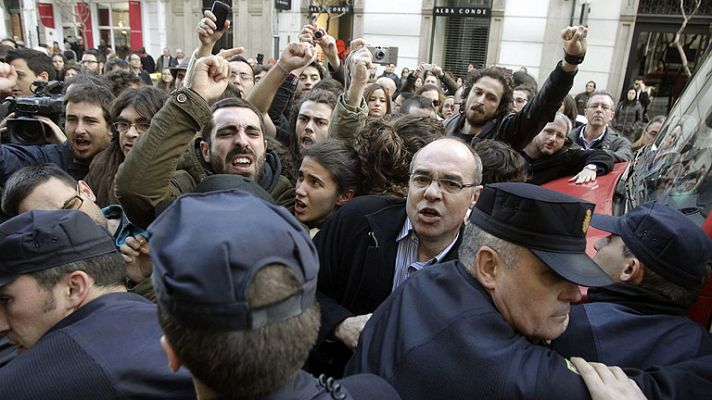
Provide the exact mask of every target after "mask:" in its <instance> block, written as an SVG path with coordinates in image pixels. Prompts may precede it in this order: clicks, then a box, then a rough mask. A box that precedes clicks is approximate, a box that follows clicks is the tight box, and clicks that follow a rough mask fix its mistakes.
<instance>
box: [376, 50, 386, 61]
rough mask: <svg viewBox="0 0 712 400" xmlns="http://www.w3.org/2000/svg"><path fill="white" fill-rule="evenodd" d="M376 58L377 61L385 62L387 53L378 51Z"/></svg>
mask: <svg viewBox="0 0 712 400" xmlns="http://www.w3.org/2000/svg"><path fill="white" fill-rule="evenodd" d="M374 56H375V57H376V60H383V59H384V58H386V52H385V51H383V50H378V51H377V52H376V54H374Z"/></svg>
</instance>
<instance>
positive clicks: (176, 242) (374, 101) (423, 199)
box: [0, 11, 712, 399]
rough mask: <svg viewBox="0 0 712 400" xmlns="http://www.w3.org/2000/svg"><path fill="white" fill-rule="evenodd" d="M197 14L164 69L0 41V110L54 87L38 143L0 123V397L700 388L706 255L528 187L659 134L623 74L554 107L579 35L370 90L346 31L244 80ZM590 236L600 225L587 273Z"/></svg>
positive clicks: (688, 227) (691, 395)
mask: <svg viewBox="0 0 712 400" xmlns="http://www.w3.org/2000/svg"><path fill="white" fill-rule="evenodd" d="M215 21H216V18H215V16H214V15H213V14H212V13H211V12H210V11H205V12H204V17H203V18H202V19H201V20H200V22H199V24H198V26H197V28H196V34H197V37H198V39H199V41H200V45H199V46H198V48H196V49H195V50H194V51H193V52H192V54H190V55H186V56H185V57H182V52H180V56H181V57H180V58H179V57H178V54H176V57H174V56H172V55H171V53H170V51H169V49H164V51H163V54H162V55H161V57H159V58H158V60H157V61H156V60H154V59H153V58H151V56H149V55H147V54H146V53H145V50H144V49H140V50H139V51H136V52H133V53H131V54H129V55H128V56H127V59H126V60H123V59H119V58H118V57H112V56H111V52H110V51H108V49H106V48H104V49H86V50H83V51H80V52H79V53H77V51H76V50H73V49H67V50H65V51H64V52H61V51H59V52H56V53H52V54H46V53H44V52H42V51H38V50H32V49H24V48H4V49H2V53H0V58H2V62H0V93H3V96H8V97H10V96H12V97H14V98H15V99H21V98H23V97H28V96H33V95H35V93H34V92H35V90H34V88H36V87H37V86H38V85H37V83H36V81H49V80H52V79H60V80H64V83H63V109H62V112H61V114H62V115H61V116H62V122H58V121H56V120H53V119H52V118H48V117H46V116H34V118H35V119H37V120H39V122H40V123H41V124H42V126H43V127H44V128H43V132H46V133H45V134H44V135H43V137H44V139H45V143H43V144H36V143H34V144H30V143H23V142H21V140H20V139H21V138H19V135H17V134H16V133H15V132H13V129H16V127H17V126H18V124H17V123H16V122H13V121H16V120H17V119H18V118H21V117H20V113H18V112H17V110H14V109H12V107H11V106H9V107H8V108H7V109H4V110H0V113H2V115H3V122H2V123H0V129H2V131H3V136H2V137H3V142H2V144H0V188H1V190H2V193H1V195H2V201H1V207H2V216H1V217H2V220H3V221H4V222H3V223H2V224H1V225H0V393H2V397H7V398H12V399H38V398H57V399H59V398H62V399H64V398H72V399H83V398H87V399H96V398H102V399H103V398H107V399H109V398H117V399H118V398H151V399H156V398H165V399H183V398H186V399H191V398H196V397H197V398H199V399H212V398H235V399H238V398H239V399H322V398H323V399H327V398H332V399H348V398H355V399H399V398H403V399H441V398H442V399H445V398H451V399H461V398H469V397H478V398H483V399H514V398H522V399H524V398H589V397H591V398H593V399H621V398H630V399H644V398H649V399H698V398H704V397H705V396H708V395H709V393H711V392H712V376H711V374H712V335H710V333H709V332H708V331H706V330H705V329H704V328H703V327H701V326H699V325H697V324H696V323H694V322H693V321H691V320H689V319H687V318H686V317H685V316H684V315H685V313H686V311H687V310H688V309H689V308H690V307H691V306H692V304H693V303H694V302H695V300H696V299H697V297H698V295H699V292H700V290H701V289H702V287H703V286H704V285H705V284H706V282H707V280H708V279H709V275H710V268H711V267H712V240H711V239H710V238H709V237H707V235H706V234H705V233H704V232H703V231H702V230H701V229H700V228H699V227H698V226H697V225H695V224H694V223H692V222H691V221H690V220H689V219H688V218H687V217H686V216H684V215H683V214H682V213H680V212H678V211H676V210H673V209H672V208H670V207H668V206H665V205H663V204H660V203H655V202H651V203H646V204H643V205H641V206H639V207H637V208H635V209H634V210H632V211H630V212H629V213H628V214H626V215H624V216H621V217H611V216H604V215H599V214H594V212H595V209H594V205H593V204H590V203H588V202H586V201H583V200H580V199H576V198H573V197H570V196H568V195H564V194H560V193H557V192H553V191H550V190H548V189H545V188H542V187H540V186H539V185H541V184H543V183H546V182H549V181H551V180H553V179H556V178H559V177H563V176H573V177H572V178H570V179H571V181H572V182H575V183H576V184H586V183H590V182H593V181H595V180H596V177H597V176H600V175H603V174H606V173H608V172H609V171H611V170H612V168H613V166H614V164H615V163H617V162H622V161H630V160H631V159H632V157H633V154H634V150H636V149H639V148H642V147H644V146H647V145H648V144H650V143H652V142H653V141H654V140H655V137H656V135H657V132H658V131H659V130H660V128H661V126H662V124H663V123H664V117H657V116H656V117H653V118H651V119H650V121H649V122H647V125H646V126H645V127H643V123H644V122H643V121H645V120H647V118H648V117H647V106H648V105H649V102H650V98H649V97H648V93H647V92H646V90H645V86H644V83H643V81H642V80H640V81H636V83H635V86H634V87H633V88H631V90H629V91H628V92H627V93H626V98H625V99H624V100H622V101H621V102H619V104H618V106H616V100H615V98H614V96H613V95H612V94H611V93H609V92H607V91H605V90H600V89H596V83H595V82H589V83H588V84H587V85H586V91H585V92H584V93H581V94H578V95H576V96H575V97H573V96H571V95H570V94H569V93H570V92H571V89H572V86H573V83H574V77H575V76H576V73H577V71H578V65H579V64H581V63H582V62H584V59H585V55H586V50H587V36H588V30H587V29H586V28H585V27H582V26H576V27H567V28H565V29H564V30H563V31H562V33H561V41H562V46H563V50H564V56H563V58H562V59H561V60H560V61H558V62H557V63H556V64H555V67H554V68H553V70H552V71H551V73H550V74H549V76H548V78H547V79H546V80H545V81H544V82H543V83H542V84H538V83H537V81H536V79H534V78H533V77H531V76H530V75H528V74H527V72H526V71H525V70H520V71H516V72H514V73H511V72H510V71H508V70H506V69H504V68H499V67H496V66H492V67H487V68H480V69H478V68H476V66H475V65H472V64H471V65H470V66H469V67H468V73H467V75H466V76H465V77H460V78H458V77H454V76H453V75H452V74H450V73H447V72H444V71H443V70H442V69H441V68H440V67H439V66H437V65H432V64H427V63H423V64H420V65H418V66H416V67H415V68H413V69H412V70H411V69H409V68H403V69H402V71H401V74H400V76H399V75H398V74H396V72H395V68H396V66H395V65H393V64H390V65H386V66H385V67H384V72H383V74H382V75H380V76H376V73H375V71H376V64H375V63H374V62H373V57H372V54H371V52H370V51H369V49H368V47H367V46H366V42H365V41H364V40H363V39H355V40H353V41H352V42H351V45H350V52H349V54H348V56H347V57H345V58H344V57H341V56H340V55H339V51H338V50H337V46H336V41H335V39H334V38H333V37H332V36H330V35H329V34H328V33H326V32H325V31H323V30H321V29H319V28H317V27H315V26H313V25H307V26H305V27H304V28H303V30H302V31H301V33H300V35H299V37H298V40H297V41H295V42H292V43H289V44H288V45H287V47H286V48H285V49H284V50H283V52H282V53H281V55H280V57H279V59H278V60H274V62H273V63H270V64H271V65H262V64H258V63H256V61H255V60H253V59H251V58H246V57H245V55H244V54H243V51H244V50H243V49H242V48H235V49H223V50H220V51H219V52H217V54H213V50H214V46H215V43H216V42H217V41H218V40H219V39H220V38H221V37H222V35H223V34H224V32H225V31H227V29H226V28H228V27H229V24H230V21H229V20H228V21H226V22H225V25H224V26H223V27H218V26H216V24H215ZM5 44H6V43H5V42H2V44H1V45H5ZM14 44H15V45H16V43H14ZM57 47H58V46H57ZM70 51H71V52H72V53H74V54H69V52H70ZM176 53H178V51H176ZM68 56H71V57H68ZM72 57H73V59H74V60H75V61H77V62H78V63H79V64H80V65H81V66H80V67H76V65H75V64H73V63H70V62H68V61H67V60H68V59H69V58H72ZM318 59H319V60H320V61H319V60H318ZM552 64H553V62H552ZM71 71H73V72H71ZM153 71H157V72H161V78H160V79H159V80H158V82H157V83H155V84H154V83H153V82H152V80H151V77H150V76H149V74H150V73H152V72H153ZM164 76H165V77H166V79H164V78H163V77H164ZM168 76H170V78H167V77H168ZM643 95H644V96H643ZM3 104H5V103H3ZM23 118H26V117H23ZM589 226H593V227H596V228H598V229H601V230H603V231H605V232H609V233H610V235H609V236H607V237H606V238H605V239H602V240H601V241H600V242H598V243H597V244H596V250H597V253H596V255H595V257H593V258H590V257H589V256H587V255H586V252H585V250H586V233H587V231H588V229H589ZM580 286H585V287H588V288H589V289H588V303H586V304H579V303H581V302H582V292H581V288H580Z"/></svg>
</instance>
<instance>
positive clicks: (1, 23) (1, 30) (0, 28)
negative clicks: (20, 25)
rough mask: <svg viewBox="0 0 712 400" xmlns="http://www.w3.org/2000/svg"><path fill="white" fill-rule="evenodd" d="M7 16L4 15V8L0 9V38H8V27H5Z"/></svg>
mask: <svg viewBox="0 0 712 400" xmlns="http://www.w3.org/2000/svg"><path fill="white" fill-rule="evenodd" d="M7 17H8V16H7V14H6V13H5V7H0V35H2V37H9V36H10V32H9V31H8V26H7V25H6V23H5V22H6V20H5V19H6V18H7Z"/></svg>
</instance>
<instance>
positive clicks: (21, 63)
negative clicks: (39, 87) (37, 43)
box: [5, 49, 54, 97]
mask: <svg viewBox="0 0 712 400" xmlns="http://www.w3.org/2000/svg"><path fill="white" fill-rule="evenodd" d="M5 62H6V63H8V64H10V65H11V66H13V67H14V68H15V71H16V72H17V81H16V84H15V85H14V86H13V87H12V88H11V89H12V95H13V96H15V97H28V96H32V95H34V92H33V91H32V83H33V82H34V81H48V80H50V79H54V69H53V66H52V59H50V58H49V57H48V56H47V55H46V54H43V53H42V52H39V51H37V50H31V49H15V50H10V51H8V52H7V56H6V57H5Z"/></svg>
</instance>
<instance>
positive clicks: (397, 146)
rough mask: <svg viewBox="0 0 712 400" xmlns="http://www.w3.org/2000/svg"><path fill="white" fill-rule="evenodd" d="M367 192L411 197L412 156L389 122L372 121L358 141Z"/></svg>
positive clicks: (361, 132)
mask: <svg viewBox="0 0 712 400" xmlns="http://www.w3.org/2000/svg"><path fill="white" fill-rule="evenodd" d="M356 141H357V144H356V148H357V149H358V150H357V151H358V156H359V159H361V174H362V176H363V179H364V180H363V182H364V188H363V189H364V193H366V194H378V195H393V196H397V197H406V196H407V195H408V168H409V165H410V160H411V158H412V157H413V154H411V153H410V152H409V151H408V148H407V147H406V145H405V143H404V141H403V139H402V138H401V137H400V136H399V135H398V133H397V132H396V130H395V129H394V128H393V125H392V123H391V122H389V121H385V120H381V119H375V120H371V121H369V122H368V123H367V124H366V126H364V127H363V129H362V130H361V131H360V132H359V135H358V137H357V139H356Z"/></svg>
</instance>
